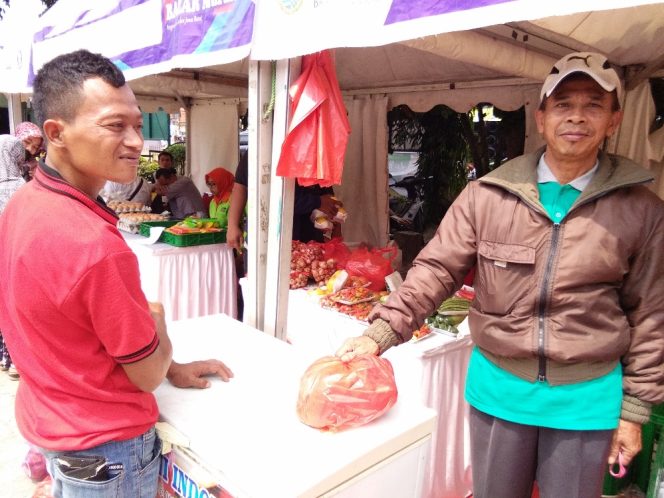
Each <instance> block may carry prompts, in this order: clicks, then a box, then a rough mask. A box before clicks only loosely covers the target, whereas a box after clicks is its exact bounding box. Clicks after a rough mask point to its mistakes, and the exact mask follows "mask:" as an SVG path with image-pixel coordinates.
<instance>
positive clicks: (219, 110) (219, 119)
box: [190, 99, 239, 193]
mask: <svg viewBox="0 0 664 498" xmlns="http://www.w3.org/2000/svg"><path fill="white" fill-rule="evenodd" d="M190 116H191V119H192V122H193V123H194V125H192V128H191V148H190V154H191V179H192V180H193V181H194V183H195V184H196V186H197V187H198V190H200V191H201V193H203V192H207V190H208V189H207V187H206V185H205V174H206V173H207V172H209V171H210V170H212V169H214V168H216V167H218V166H222V167H224V168H226V169H227V170H229V171H230V172H231V173H234V172H235V168H236V166H237V162H238V159H239V157H238V151H239V135H238V120H239V116H238V105H237V102H225V101H223V100H221V101H220V100H213V99H210V100H197V101H196V103H195V104H194V105H193V106H192V108H191V112H190Z"/></svg>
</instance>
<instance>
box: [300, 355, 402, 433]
mask: <svg viewBox="0 0 664 498" xmlns="http://www.w3.org/2000/svg"><path fill="white" fill-rule="evenodd" d="M396 401H397V386H396V383H395V380H394V370H392V364H391V363H390V362H389V361H388V360H386V359H385V358H381V357H378V356H374V355H371V354H365V355H359V356H356V357H355V358H353V359H352V360H350V361H348V362H343V361H341V359H340V358H339V357H337V356H324V357H322V358H320V359H318V360H316V361H315V362H314V363H312V364H311V365H310V366H309V368H307V370H306V372H305V373H304V375H303V376H302V379H301V381H300V392H299V396H298V400H297V415H298V417H299V418H300V420H301V421H302V422H303V423H305V424H306V425H308V426H311V427H315V428H317V429H321V430H324V431H333V432H336V431H339V430H343V429H348V428H350V427H357V426H360V425H364V424H366V423H368V422H371V421H372V420H375V419H376V418H378V417H380V416H381V415H383V414H384V413H385V412H387V411H388V410H389V409H390V408H391V407H392V406H393V405H394V403H396Z"/></svg>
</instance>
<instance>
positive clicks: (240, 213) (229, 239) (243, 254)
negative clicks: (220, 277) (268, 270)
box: [226, 151, 249, 320]
mask: <svg viewBox="0 0 664 498" xmlns="http://www.w3.org/2000/svg"><path fill="white" fill-rule="evenodd" d="M247 168H248V159H247V152H246V151H243V152H242V153H241V154H240V160H239V161H238V164H237V168H236V169H235V181H234V182H233V190H232V191H231V198H230V206H229V207H228V228H227V230H226V243H227V244H228V245H229V247H231V248H232V249H233V250H234V252H235V274H236V275H237V278H238V283H237V313H238V317H239V318H240V320H242V319H243V316H244V298H243V295H242V286H241V285H240V278H242V277H244V276H245V275H246V273H247V264H248V260H247V251H245V250H244V237H245V233H246V231H247V217H246V208H247V194H248V192H247V185H248V183H249V181H248V173H249V172H248V171H247Z"/></svg>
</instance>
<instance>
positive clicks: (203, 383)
mask: <svg viewBox="0 0 664 498" xmlns="http://www.w3.org/2000/svg"><path fill="white" fill-rule="evenodd" d="M213 375H215V376H217V377H219V378H220V379H221V380H223V381H224V382H228V381H229V380H230V379H231V378H232V377H233V372H232V371H231V369H230V368H228V367H227V366H226V364H225V363H224V362H222V361H219V360H203V361H192V362H191V363H176V362H172V363H171V366H170V368H169V369H168V373H167V374H166V378H167V379H168V380H169V382H170V383H171V384H173V385H174V386H175V387H180V388H187V387H196V388H198V389H206V388H208V387H210V381H209V380H208V379H207V378H206V377H209V376H213Z"/></svg>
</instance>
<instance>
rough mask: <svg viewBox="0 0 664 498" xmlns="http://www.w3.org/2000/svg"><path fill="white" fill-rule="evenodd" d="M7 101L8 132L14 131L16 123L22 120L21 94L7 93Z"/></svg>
mask: <svg viewBox="0 0 664 498" xmlns="http://www.w3.org/2000/svg"><path fill="white" fill-rule="evenodd" d="M6 95H7V103H8V104H9V109H8V110H9V133H14V130H15V129H16V127H17V126H18V124H19V123H20V122H21V121H23V112H22V110H21V94H20V93H8V94H6Z"/></svg>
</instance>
